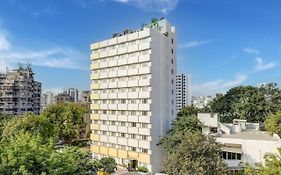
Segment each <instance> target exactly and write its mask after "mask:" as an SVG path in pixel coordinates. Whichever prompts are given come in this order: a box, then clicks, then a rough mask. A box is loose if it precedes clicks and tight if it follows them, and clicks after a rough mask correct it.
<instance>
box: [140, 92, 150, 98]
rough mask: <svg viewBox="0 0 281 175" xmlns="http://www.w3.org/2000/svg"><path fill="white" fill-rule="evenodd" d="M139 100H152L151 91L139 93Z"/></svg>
mask: <svg viewBox="0 0 281 175" xmlns="http://www.w3.org/2000/svg"><path fill="white" fill-rule="evenodd" d="M139 98H150V91H147V92H139Z"/></svg>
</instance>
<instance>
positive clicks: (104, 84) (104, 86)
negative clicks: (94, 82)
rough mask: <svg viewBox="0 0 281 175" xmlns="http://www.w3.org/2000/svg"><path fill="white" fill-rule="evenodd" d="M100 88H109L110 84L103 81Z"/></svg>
mask: <svg viewBox="0 0 281 175" xmlns="http://www.w3.org/2000/svg"><path fill="white" fill-rule="evenodd" d="M100 88H101V89H107V88H108V84H107V83H101V84H100Z"/></svg>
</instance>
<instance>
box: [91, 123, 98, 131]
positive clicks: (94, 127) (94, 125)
mask: <svg viewBox="0 0 281 175" xmlns="http://www.w3.org/2000/svg"><path fill="white" fill-rule="evenodd" d="M90 127H91V130H93V129H94V130H99V129H100V126H99V125H98V124H93V123H91V125H90Z"/></svg>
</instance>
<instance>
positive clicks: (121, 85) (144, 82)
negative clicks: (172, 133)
mask: <svg viewBox="0 0 281 175" xmlns="http://www.w3.org/2000/svg"><path fill="white" fill-rule="evenodd" d="M91 61H92V64H91V71H92V73H91V99H92V105H91V111H92V114H91V120H92V123H91V130H92V134H91V140H92V146H91V152H92V155H93V158H97V159H99V158H102V157H104V156H109V157H113V158H115V160H116V161H117V163H118V164H120V165H122V164H131V165H132V166H133V167H137V166H145V167H147V168H148V169H149V171H150V172H159V171H160V170H161V169H162V167H161V164H162V162H161V161H162V156H163V150H162V148H161V145H159V140H160V139H161V138H162V137H163V136H164V135H165V134H166V133H167V132H168V130H169V127H170V125H171V123H172V121H173V120H174V119H175V117H176V72H177V71H176V28H175V27H174V26H171V25H170V24H169V22H168V21H167V20H166V19H164V18H160V19H153V20H152V21H151V23H150V24H147V25H144V26H143V27H142V28H141V29H139V30H136V31H132V30H126V31H124V32H123V33H122V34H114V35H113V38H111V39H108V40H104V41H100V42H96V43H94V44H92V45H91Z"/></svg>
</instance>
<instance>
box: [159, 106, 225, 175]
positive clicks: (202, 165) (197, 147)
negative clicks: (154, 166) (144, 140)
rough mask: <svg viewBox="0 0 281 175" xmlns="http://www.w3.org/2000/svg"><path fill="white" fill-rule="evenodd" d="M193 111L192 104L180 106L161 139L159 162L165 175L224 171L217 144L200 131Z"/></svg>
mask: <svg viewBox="0 0 281 175" xmlns="http://www.w3.org/2000/svg"><path fill="white" fill-rule="evenodd" d="M197 111H198V110H196V109H195V108H193V107H187V108H183V109H182V111H181V112H180V113H179V114H178V117H177V119H176V120H175V121H174V122H173V124H172V128H171V130H170V131H169V133H168V134H167V136H165V137H164V138H163V139H162V140H161V144H162V146H163V147H164V149H165V151H166V158H165V160H164V161H163V164H164V167H165V172H166V173H167V174H169V175H173V174H181V175H185V174H186V175H188V174H202V175H205V174H210V175H215V174H225V170H226V166H225V164H224V162H223V160H222V159H221V157H220V145H219V144H217V143H216V142H215V140H214V139H213V138H211V137H206V136H204V135H203V134H202V133H201V127H200V123H199V120H198V119H197Z"/></svg>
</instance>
